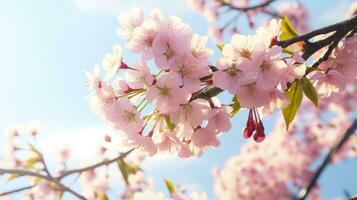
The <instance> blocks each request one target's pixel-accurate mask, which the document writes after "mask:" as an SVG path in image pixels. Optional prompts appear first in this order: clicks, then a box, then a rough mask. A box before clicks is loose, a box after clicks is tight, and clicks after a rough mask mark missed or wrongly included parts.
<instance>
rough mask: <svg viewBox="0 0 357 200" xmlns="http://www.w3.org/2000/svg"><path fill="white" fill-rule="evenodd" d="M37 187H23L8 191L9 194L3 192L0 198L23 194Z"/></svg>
mask: <svg viewBox="0 0 357 200" xmlns="http://www.w3.org/2000/svg"><path fill="white" fill-rule="evenodd" d="M35 186H36V184H35V185H30V186H26V187H22V188H18V189H15V190H10V191H7V192H3V193H0V197H2V196H7V195H11V194H13V193H17V192H22V191H25V190H29V189H31V188H33V187H35Z"/></svg>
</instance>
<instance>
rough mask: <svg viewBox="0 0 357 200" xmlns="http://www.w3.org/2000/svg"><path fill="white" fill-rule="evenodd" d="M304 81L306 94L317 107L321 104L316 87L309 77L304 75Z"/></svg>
mask: <svg viewBox="0 0 357 200" xmlns="http://www.w3.org/2000/svg"><path fill="white" fill-rule="evenodd" d="M302 82H303V91H304V94H305V96H306V97H307V98H308V99H310V101H311V102H312V103H313V104H314V105H315V106H316V107H317V106H318V104H319V96H318V94H317V91H316V89H315V87H314V86H313V85H312V83H311V82H310V80H309V79H307V78H306V77H304V78H303V79H302Z"/></svg>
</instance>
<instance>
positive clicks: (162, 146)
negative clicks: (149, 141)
mask: <svg viewBox="0 0 357 200" xmlns="http://www.w3.org/2000/svg"><path fill="white" fill-rule="evenodd" d="M158 135H159V136H158V137H159V138H160V139H159V141H158V142H157V143H156V145H157V147H158V150H159V151H162V152H164V151H165V152H173V151H176V150H177V148H178V147H179V144H180V141H179V139H178V138H177V137H176V136H175V135H174V133H171V132H164V133H162V134H158ZM156 140H157V139H156Z"/></svg>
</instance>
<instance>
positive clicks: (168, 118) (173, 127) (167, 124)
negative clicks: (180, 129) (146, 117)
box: [165, 115, 175, 131]
mask: <svg viewBox="0 0 357 200" xmlns="http://www.w3.org/2000/svg"><path fill="white" fill-rule="evenodd" d="M165 122H166V126H167V128H169V129H170V131H173V130H174V129H175V124H173V123H171V119H170V115H165Z"/></svg>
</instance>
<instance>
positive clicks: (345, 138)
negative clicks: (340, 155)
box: [298, 119, 357, 200]
mask: <svg viewBox="0 0 357 200" xmlns="http://www.w3.org/2000/svg"><path fill="white" fill-rule="evenodd" d="M356 129H357V119H355V120H354V121H353V123H352V125H351V126H350V127H349V128H348V129H347V131H346V132H345V134H344V135H343V137H342V138H341V140H340V141H339V142H338V143H337V144H336V145H335V146H334V147H333V148H332V149H331V150H330V152H329V153H328V154H327V156H326V158H325V159H324V161H323V162H322V164H321V165H320V167H319V168H318V169H317V171H316V173H315V174H314V176H313V177H312V179H311V180H310V182H309V183H308V185H307V187H306V188H304V189H302V190H301V191H300V193H299V198H298V200H304V199H305V198H306V197H307V196H308V195H309V194H310V192H311V190H312V189H313V188H314V186H315V185H316V182H317V180H318V178H319V177H320V176H321V174H322V172H323V171H324V169H325V168H326V167H327V165H328V164H329V163H330V162H331V159H332V157H333V156H334V155H335V154H336V153H337V152H338V151H339V150H340V149H341V147H342V146H343V145H344V144H345V143H346V142H347V141H348V139H349V138H350V137H351V136H352V135H353V133H354V132H355V130H356Z"/></svg>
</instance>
